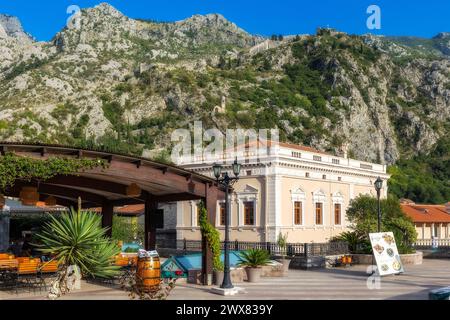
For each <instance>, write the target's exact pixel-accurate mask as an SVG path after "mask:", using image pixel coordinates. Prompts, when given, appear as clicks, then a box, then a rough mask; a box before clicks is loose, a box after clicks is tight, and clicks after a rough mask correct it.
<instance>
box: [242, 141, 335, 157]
mask: <svg viewBox="0 0 450 320" xmlns="http://www.w3.org/2000/svg"><path fill="white" fill-rule="evenodd" d="M277 145H278V146H280V147H283V148H290V149H295V150H300V151H307V152H313V153H320V154H327V153H325V152H322V151H319V150H317V149H315V148H312V147H307V146H304V145H299V144H293V143H287V142H279V141H273V140H262V139H259V138H258V139H257V141H255V140H252V141H250V142H246V143H245V147H246V148H249V147H253V146H256V147H258V148H261V147H272V146H277ZM329 155H331V154H329Z"/></svg>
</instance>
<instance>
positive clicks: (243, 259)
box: [238, 249, 270, 268]
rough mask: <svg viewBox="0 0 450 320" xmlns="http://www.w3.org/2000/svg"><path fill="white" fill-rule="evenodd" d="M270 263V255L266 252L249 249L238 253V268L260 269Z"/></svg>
mask: <svg viewBox="0 0 450 320" xmlns="http://www.w3.org/2000/svg"><path fill="white" fill-rule="evenodd" d="M269 263H270V254H269V252H268V251H267V250H261V249H251V250H248V251H244V252H241V253H240V256H239V263H238V264H239V266H242V267H248V268H260V267H263V266H266V265H268V264H269Z"/></svg>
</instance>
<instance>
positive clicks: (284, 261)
mask: <svg viewBox="0 0 450 320" xmlns="http://www.w3.org/2000/svg"><path fill="white" fill-rule="evenodd" d="M277 261H278V262H279V263H281V264H282V265H283V273H284V274H287V273H288V272H289V265H290V264H291V260H290V259H278V260H277Z"/></svg>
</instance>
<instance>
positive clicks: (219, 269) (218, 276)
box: [213, 264, 224, 286]
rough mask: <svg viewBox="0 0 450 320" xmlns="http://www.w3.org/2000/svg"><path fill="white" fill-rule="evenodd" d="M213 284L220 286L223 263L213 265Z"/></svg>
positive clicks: (222, 275)
mask: <svg viewBox="0 0 450 320" xmlns="http://www.w3.org/2000/svg"><path fill="white" fill-rule="evenodd" d="M213 269H214V284H215V285H216V286H221V285H222V283H223V277H224V267H223V264H221V265H219V266H214V267H213Z"/></svg>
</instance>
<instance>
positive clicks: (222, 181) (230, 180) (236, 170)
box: [213, 158, 241, 289]
mask: <svg viewBox="0 0 450 320" xmlns="http://www.w3.org/2000/svg"><path fill="white" fill-rule="evenodd" d="M222 169H223V167H222V166H221V165H220V164H214V166H213V171H214V176H215V177H216V180H217V183H218V184H219V185H221V186H223V187H225V259H224V260H225V261H224V262H225V263H224V270H223V283H222V285H221V286H220V287H221V288H222V289H233V288H234V287H233V284H232V283H231V275H230V251H229V243H230V204H229V200H228V196H229V193H230V188H231V187H232V186H233V184H234V183H236V181H238V180H239V174H240V173H241V165H240V164H239V163H238V161H237V158H236V160H235V161H234V163H233V174H234V177H230V176H229V175H228V172H225V174H224V175H223V178H221V176H222Z"/></svg>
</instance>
